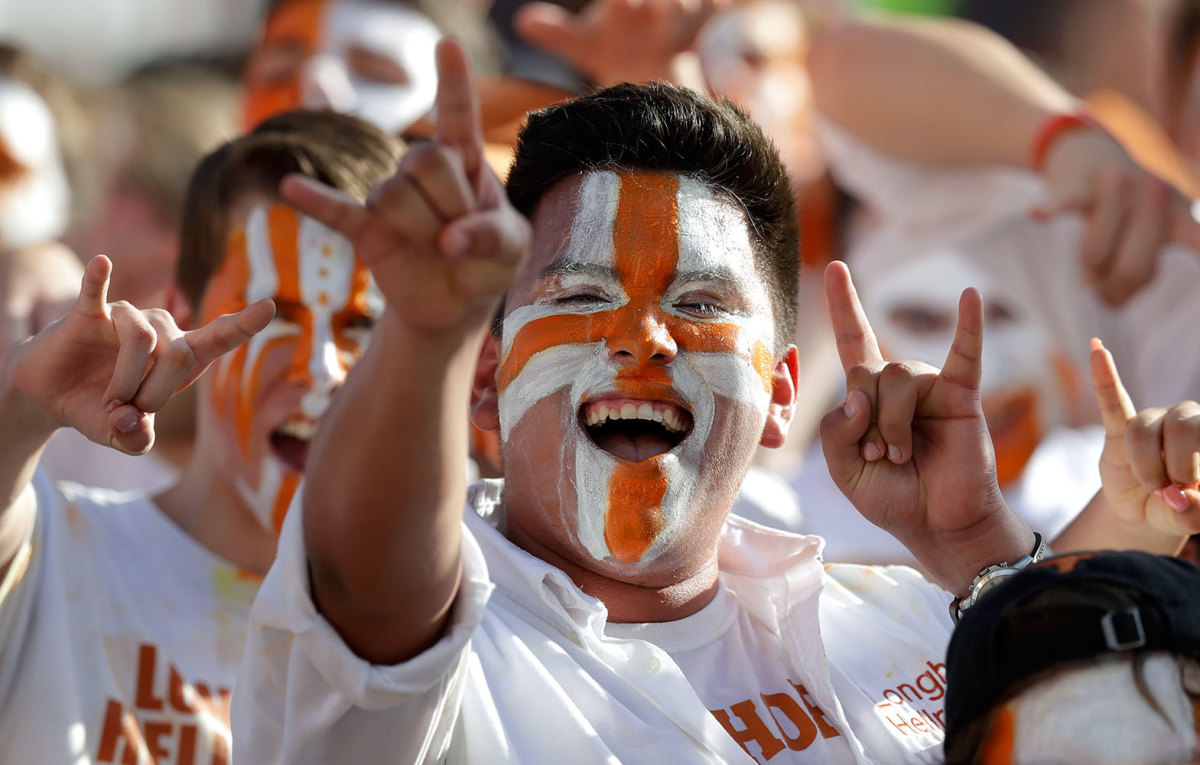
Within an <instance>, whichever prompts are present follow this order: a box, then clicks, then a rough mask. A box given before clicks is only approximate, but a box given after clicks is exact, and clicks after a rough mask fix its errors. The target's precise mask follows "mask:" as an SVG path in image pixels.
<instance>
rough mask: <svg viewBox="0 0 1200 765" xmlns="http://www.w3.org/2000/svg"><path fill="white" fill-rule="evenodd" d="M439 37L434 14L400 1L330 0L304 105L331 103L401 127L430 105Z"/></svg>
mask: <svg viewBox="0 0 1200 765" xmlns="http://www.w3.org/2000/svg"><path fill="white" fill-rule="evenodd" d="M441 37H442V33H441V32H440V31H439V30H438V28H437V27H436V26H435V25H434V23H433V22H432V21H430V20H429V19H427V18H426V17H425V16H423V15H421V14H420V13H418V12H417V11H416V10H415V9H412V8H407V7H405V6H403V5H397V4H395V3H386V2H375V1H374V0H341V1H340V2H330V3H329V4H328V7H327V9H326V12H325V23H324V28H323V30H322V35H321V43H320V51H319V53H318V54H317V55H315V56H313V58H312V59H311V60H310V61H309V62H308V63H307V65H306V67H305V71H304V75H303V80H302V93H303V98H304V105H305V106H328V107H329V108H331V109H333V110H334V111H338V112H342V113H345V114H353V115H355V116H358V117H362V118H363V119H365V120H367V121H368V122H372V123H374V124H375V125H377V126H378V127H380V128H382V129H383V130H385V131H387V132H389V133H392V134H393V135H399V134H400V133H402V132H404V130H405V129H407V128H408V127H409V126H410V125H412V124H413V123H414V122H416V121H417V120H418V119H420V118H421V117H422V116H424V115H425V113H426V112H428V111H429V110H430V109H431V108H433V104H434V99H435V98H436V96H437V65H436V63H435V61H434V51H435V49H436V48H437V43H438V40H440V39H441ZM397 75H402V77H403V79H404V80H406V81H401V82H397V81H396V80H397V79H401V78H400V77H398V76H397Z"/></svg>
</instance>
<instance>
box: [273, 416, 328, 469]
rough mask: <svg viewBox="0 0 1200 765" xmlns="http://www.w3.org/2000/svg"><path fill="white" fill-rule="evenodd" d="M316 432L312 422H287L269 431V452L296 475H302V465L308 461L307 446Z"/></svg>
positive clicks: (315, 426) (314, 424)
mask: <svg viewBox="0 0 1200 765" xmlns="http://www.w3.org/2000/svg"><path fill="white" fill-rule="evenodd" d="M316 431H317V425H316V423H314V422H309V421H308V420H288V421H287V422H285V423H284V424H283V425H282V426H281V427H279V428H277V429H276V430H273V431H271V451H273V452H274V453H275V456H276V457H277V458H278V459H279V461H280V462H282V463H283V464H285V465H287V466H288V467H290V468H291V469H292V470H295V471H296V472H297V473H303V472H304V464H305V463H306V462H307V461H308V445H309V443H310V442H311V441H312V437H313V433H315V432H316Z"/></svg>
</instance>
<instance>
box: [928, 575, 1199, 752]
mask: <svg viewBox="0 0 1200 765" xmlns="http://www.w3.org/2000/svg"><path fill="white" fill-rule="evenodd" d="M1146 651H1167V652H1170V653H1173V654H1177V655H1181V656H1188V657H1192V658H1195V659H1200V567H1197V566H1195V565H1193V564H1191V563H1189V562H1187V561H1184V560H1180V559H1179V558H1168V557H1164V556H1160V555H1150V554H1149V553H1143V552H1134V551H1125V552H1096V553H1074V554H1071V555H1059V556H1055V557H1052V558H1047V559H1046V560H1044V561H1041V562H1040V563H1037V564H1035V565H1033V566H1030V567H1029V568H1027V569H1025V570H1024V571H1022V572H1021V573H1020V574H1017V575H1015V576H1012V577H1010V578H1009V579H1008V581H1006V582H1004V583H1003V584H1000V585H999V586H997V587H996V588H995V589H993V590H992V591H990V592H989V593H987V595H986V596H985V597H983V598H982V599H981V600H980V601H979V602H978V603H976V604H975V605H974V606H972V607H971V608H968V609H967V610H966V611H965V612H963V616H962V620H961V621H960V622H959V624H958V627H957V628H956V629H955V631H954V636H953V637H952V638H951V639H950V648H949V651H948V652H947V656H946V676H947V677H946V680H947V682H946V685H947V688H946V702H945V703H946V742H945V746H946V750H947V751H950V750H951V746H952V742H953V741H954V740H955V739H956V737H957V736H959V735H962V733H963V732H964V729H965V728H966V727H967V726H968V724H969V723H971V722H972V721H973V720H975V719H976V718H978V717H979V716H980V715H983V714H985V713H988V712H990V711H991V710H992V709H993V708H994V707H995V706H996V705H997V704H999V703H1000V702H1002V701H1003V700H1005V698H1006V697H1007V696H1008V695H1010V692H1011V691H1010V689H1013V688H1014V687H1016V686H1017V685H1018V684H1019V683H1021V681H1023V680H1026V679H1029V678H1031V677H1033V676H1034V675H1037V674H1038V673H1040V672H1043V671H1045V670H1047V669H1050V668H1053V667H1059V666H1062V665H1066V664H1071V663H1074V662H1079V661H1084V660H1087V659H1091V658H1094V657H1097V656H1100V655H1103V654H1109V653H1123V652H1146Z"/></svg>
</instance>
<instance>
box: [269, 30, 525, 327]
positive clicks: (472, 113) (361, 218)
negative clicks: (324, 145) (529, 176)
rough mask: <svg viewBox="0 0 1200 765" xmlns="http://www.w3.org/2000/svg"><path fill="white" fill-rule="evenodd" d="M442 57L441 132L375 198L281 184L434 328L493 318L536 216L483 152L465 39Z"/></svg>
mask: <svg viewBox="0 0 1200 765" xmlns="http://www.w3.org/2000/svg"><path fill="white" fill-rule="evenodd" d="M437 64H438V95H437V131H436V138H435V140H433V141H429V142H425V143H421V144H417V145H416V146H414V147H413V148H412V149H410V150H409V151H408V152H407V153H406V154H405V155H404V157H403V159H401V161H400V164H399V166H398V168H397V170H396V174H395V175H394V176H392V177H391V178H389V179H388V180H386V181H384V182H383V183H382V184H380V185H379V186H378V187H377V188H376V189H375V190H374V191H373V192H372V193H371V195H370V197H369V198H368V199H367V201H366V202H365V203H359V202H358V201H357V200H355V199H353V198H351V197H350V196H349V195H347V194H345V193H343V192H340V191H337V190H335V189H331V188H329V187H328V186H325V185H323V184H321V183H319V182H317V181H314V180H312V179H310V178H306V177H303V176H289V177H288V178H285V179H284V182H283V184H282V185H281V187H280V192H281V193H282V195H283V197H284V198H285V199H286V200H287V201H288V202H290V203H291V204H292V205H293V206H295V207H296V208H297V209H299V210H300V212H302V213H304V214H305V215H308V216H310V217H312V218H315V219H317V220H319V221H321V222H322V223H324V224H325V225H327V226H329V227H330V228H333V229H335V230H337V231H339V232H341V233H342V234H343V235H344V236H346V237H347V238H348V239H350V240H351V241H352V242H353V243H354V250H355V252H356V253H357V254H358V257H360V258H362V260H363V262H364V263H365V264H366V265H367V267H368V268H370V269H371V272H372V274H373V275H374V277H375V281H376V283H377V284H378V285H379V287H380V289H381V290H382V291H383V294H384V296H385V297H386V298H387V302H388V306H389V309H390V310H392V311H394V312H395V313H396V314H398V315H399V317H400V318H401V319H402V320H403V321H404V322H405V323H406V324H408V325H409V326H410V327H414V328H418V329H422V330H427V331H442V330H449V329H453V328H455V327H459V326H461V325H463V324H464V322H465V323H467V324H470V325H471V326H472V327H473V326H474V325H475V324H476V323H477V322H478V321H479V320H481V319H482V320H486V318H490V315H491V310H492V305H493V303H494V301H495V299H496V298H498V297H499V296H500V295H502V294H503V293H504V291H505V290H506V289H507V288H508V285H509V283H510V282H511V280H512V277H513V274H514V273H515V272H516V268H517V266H518V265H519V263H520V259H521V257H522V255H523V254H524V253H525V250H526V249H527V245H528V241H529V224H528V223H527V222H526V220H525V218H524V217H523V216H522V215H520V214H519V213H518V212H517V211H516V210H514V209H513V208H512V206H511V205H510V204H509V203H508V199H507V197H506V196H505V193H504V188H503V186H502V184H501V183H500V181H499V179H498V178H497V177H496V176H495V174H494V173H492V172H491V170H490V168H488V167H487V165H486V164H485V163H484V161H483V130H482V127H481V126H480V121H479V103H478V98H477V96H476V93H475V90H474V86H473V84H472V81H471V74H470V69H469V64H468V61H467V55H466V52H465V50H464V49H463V46H462V44H461V43H460V42H459V41H457V40H453V39H448V40H443V41H442V43H441V44H440V45H439V47H438V53H437Z"/></svg>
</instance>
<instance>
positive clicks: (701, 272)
mask: <svg viewBox="0 0 1200 765" xmlns="http://www.w3.org/2000/svg"><path fill="white" fill-rule="evenodd" d="M672 282H673V283H674V284H691V283H693V282H717V283H719V284H727V285H738V284H741V283H742V280H741V279H739V278H738V275H737V274H736V273H735V272H734V271H733V269H732V268H729V267H728V266H710V267H707V268H697V269H693V270H691V271H680V272H679V273H677V274H675V278H674V279H673V280H672Z"/></svg>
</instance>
